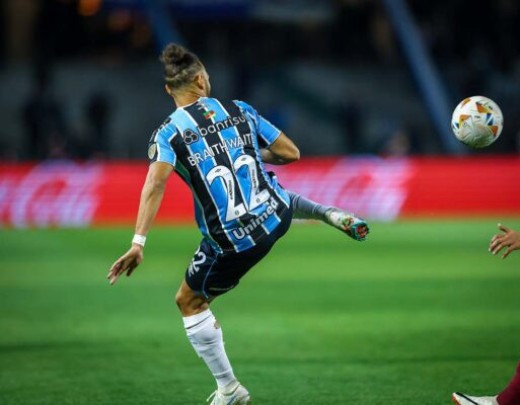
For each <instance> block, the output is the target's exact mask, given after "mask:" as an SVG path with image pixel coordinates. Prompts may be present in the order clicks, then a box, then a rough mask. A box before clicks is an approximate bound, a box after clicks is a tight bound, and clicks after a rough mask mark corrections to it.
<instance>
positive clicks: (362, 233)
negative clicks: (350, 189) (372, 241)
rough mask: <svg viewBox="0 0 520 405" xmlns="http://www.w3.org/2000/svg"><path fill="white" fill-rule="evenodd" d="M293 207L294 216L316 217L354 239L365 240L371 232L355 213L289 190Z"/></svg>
mask: <svg viewBox="0 0 520 405" xmlns="http://www.w3.org/2000/svg"><path fill="white" fill-rule="evenodd" d="M287 193H288V194H289V197H290V198H291V204H292V207H293V218H296V219H316V220H319V221H323V222H325V223H327V224H329V225H332V226H334V227H335V228H338V229H339V230H340V231H342V232H344V233H346V234H347V235H348V236H350V237H351V238H352V239H355V240H358V241H364V240H365V239H366V237H367V235H368V233H369V232H370V229H369V227H368V224H367V223H366V222H365V221H364V220H363V219H361V218H358V217H356V216H355V215H354V214H351V213H349V212H346V211H343V210H341V209H339V208H336V207H328V206H326V205H321V204H319V203H317V202H314V201H311V200H309V199H308V198H305V197H303V196H301V195H299V194H296V193H293V192H292V191H288V190H287Z"/></svg>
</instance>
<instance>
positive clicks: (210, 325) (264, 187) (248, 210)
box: [108, 44, 369, 405]
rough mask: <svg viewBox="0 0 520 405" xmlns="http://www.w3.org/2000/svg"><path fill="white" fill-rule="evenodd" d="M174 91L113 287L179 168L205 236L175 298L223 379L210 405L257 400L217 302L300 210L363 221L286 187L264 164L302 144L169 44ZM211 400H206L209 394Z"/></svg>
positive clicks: (128, 268)
mask: <svg viewBox="0 0 520 405" xmlns="http://www.w3.org/2000/svg"><path fill="white" fill-rule="evenodd" d="M161 61H162V63H163V64H164V69H165V80H166V86H165V88H166V92H167V93H168V94H169V95H170V96H171V97H173V99H174V102H175V104H176V106H177V109H176V110H175V112H174V113H172V114H171V115H170V116H169V117H168V118H167V119H166V121H165V122H164V123H163V124H162V125H161V126H160V127H159V128H158V129H157V130H156V131H155V132H154V133H153V135H152V138H151V139H150V144H149V149H148V156H149V158H150V160H151V164H150V167H149V170H148V174H147V177H146V180H145V184H144V186H143V190H142V193H141V201H140V205H139V212H138V215H137V223H136V226H135V235H134V238H133V239H132V245H131V247H130V249H129V250H128V252H126V253H125V254H124V255H123V256H121V257H120V258H119V259H118V260H117V261H116V262H115V263H114V264H113V265H112V267H111V268H110V271H109V273H108V279H109V280H110V283H111V284H114V283H115V282H116V281H117V279H118V277H120V276H121V275H123V274H126V275H127V276H130V275H131V274H132V273H133V271H134V270H135V268H136V267H137V266H138V265H139V263H141V261H142V260H143V247H144V245H145V241H146V235H147V233H148V231H149V229H150V227H151V225H152V221H153V219H154V217H155V215H156V213H157V211H158V209H159V206H160V204H161V200H162V197H163V193H164V189H165V185H166V181H167V179H168V177H169V176H170V174H171V173H172V172H173V171H175V172H176V173H177V174H178V175H179V176H180V177H181V178H182V179H183V180H184V181H185V182H186V183H187V185H188V186H189V187H190V188H191V190H192V192H193V198H194V202H195V217H196V220H197V224H198V227H199V229H200V231H201V233H202V235H203V239H202V242H201V243H200V246H199V247H198V249H197V250H196V251H195V254H194V257H193V260H192V262H191V264H190V265H189V267H188V269H187V270H186V274H185V278H184V280H183V282H182V283H181V286H180V288H179V290H178V292H177V295H176V297H175V298H176V303H177V305H178V307H179V309H180V311H181V314H182V316H183V322H184V327H185V329H186V333H187V335H188V339H189V341H190V342H191V344H192V346H193V348H194V349H195V351H196V353H197V354H198V355H199V356H200V357H201V358H202V359H203V360H204V362H205V363H206V365H207V367H208V368H209V370H210V371H211V373H212V374H213V376H214V377H215V380H216V383H217V390H216V391H215V392H214V393H213V394H212V396H210V398H209V399H211V398H212V397H213V400H212V402H211V404H212V405H242V404H249V403H250V395H249V392H248V391H247V390H246V388H245V387H244V386H242V385H241V384H240V383H239V381H238V380H237V378H236V377H235V375H234V373H233V370H232V367H231V364H230V361H229V359H228V357H227V355H226V352H225V350H224V341H223V337H222V329H221V326H220V324H219V323H218V322H217V321H216V319H215V317H214V316H213V313H212V312H211V310H210V308H209V305H210V303H211V302H212V300H213V299H215V298H216V297H218V296H219V295H222V294H224V293H226V292H227V291H229V290H231V289H232V288H234V287H236V286H237V285H238V283H239V281H240V279H241V277H242V276H244V275H245V274H246V272H247V271H248V270H249V269H251V268H252V267H253V266H254V265H255V264H256V263H258V262H259V261H260V260H261V259H262V258H263V257H264V256H266V255H267V253H268V252H269V251H270V250H271V248H272V247H273V245H274V244H275V243H276V241H277V240H278V239H279V238H281V237H282V236H283V235H284V234H285V233H286V232H287V230H288V229H289V226H290V223H291V219H292V217H293V216H294V217H299V218H314V219H321V220H322V221H324V222H326V223H328V224H330V225H333V226H335V227H336V228H338V229H340V230H342V231H344V232H345V233H347V234H348V235H349V236H351V237H352V238H353V239H356V240H359V241H362V240H364V239H365V238H366V236H367V234H368V232H369V228H368V226H367V224H366V222H364V221H363V220H361V219H359V218H357V217H355V216H354V215H351V214H348V213H346V212H344V211H342V210H340V209H337V208H334V207H324V206H322V205H320V204H317V203H314V202H312V201H310V200H307V199H305V198H304V197H302V196H299V195H297V194H294V193H291V192H288V191H287V190H285V189H284V188H283V187H282V186H280V184H278V181H277V179H276V176H275V175H274V174H273V173H268V172H267V171H266V170H265V168H264V163H271V164H286V163H291V162H293V161H296V160H298V159H299V151H298V148H297V147H296V146H295V145H294V143H293V142H292V141H291V140H290V139H289V138H288V137H287V136H286V135H285V134H284V133H282V132H281V131H280V130H278V129H277V128H275V127H274V126H273V125H271V124H270V123H269V122H268V121H267V120H265V119H264V118H262V117H261V116H260V115H259V114H258V113H257V112H256V111H255V110H254V109H253V107H251V106H250V105H248V104H246V103H245V102H241V101H228V100H221V99H216V98H210V97H209V94H210V88H211V87H210V82H209V76H208V73H207V72H206V69H205V68H204V65H203V64H202V63H201V62H200V60H199V59H198V57H197V56H196V55H194V54H193V53H192V52H190V51H188V50H186V49H185V48H183V47H181V46H179V45H176V44H170V45H168V46H167V47H166V48H165V49H164V51H163V53H162V56H161ZM209 399H208V400H209Z"/></svg>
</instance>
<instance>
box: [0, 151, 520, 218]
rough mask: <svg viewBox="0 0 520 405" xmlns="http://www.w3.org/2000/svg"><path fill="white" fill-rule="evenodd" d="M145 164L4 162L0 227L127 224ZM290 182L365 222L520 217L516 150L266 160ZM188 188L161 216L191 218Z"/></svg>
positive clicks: (176, 189) (178, 186) (175, 183)
mask: <svg viewBox="0 0 520 405" xmlns="http://www.w3.org/2000/svg"><path fill="white" fill-rule="evenodd" d="M147 167H148V165H147V163H136V162H96V163H75V162H67V161H54V162H44V163H39V164H0V225H1V226H4V227H5V226H10V227H17V228H18V227H19V228H24V227H49V226H73V227H74V226H88V225H92V224H94V225H99V224H133V222H134V220H135V216H136V213H137V208H138V205H139V196H140V192H141V187H142V184H143V182H144V179H145V176H146V172H147ZM269 169H270V170H273V171H275V172H276V173H277V176H278V178H279V180H280V183H281V184H282V185H283V186H284V187H285V188H287V189H290V190H292V191H294V192H297V193H300V194H302V195H305V196H306V197H308V198H311V199H314V200H316V201H320V202H322V203H324V204H328V205H336V206H339V207H344V208H345V209H348V210H350V211H353V212H356V213H358V214H359V215H361V216H364V217H366V218H367V219H371V220H393V219H396V218H399V217H403V216H404V217H407V216H418V217H431V216H486V215H493V216H498V215H503V216H520V157H515V156H508V157H460V158H458V157H457V158H453V157H450V158H448V157H446V158H445V157H439V158H410V159H380V158H319V159H318V158H316V159H303V160H301V161H299V162H297V163H294V164H291V165H287V166H276V167H270V168H269ZM192 217H193V202H192V197H191V192H190V190H189V188H188V187H187V186H186V185H185V184H184V183H182V181H181V180H180V179H179V178H178V177H177V176H172V179H171V180H170V181H169V183H168V187H167V190H166V195H165V199H164V202H163V205H162V207H161V210H160V212H159V214H158V217H157V222H161V223H176V222H186V221H191V220H192Z"/></svg>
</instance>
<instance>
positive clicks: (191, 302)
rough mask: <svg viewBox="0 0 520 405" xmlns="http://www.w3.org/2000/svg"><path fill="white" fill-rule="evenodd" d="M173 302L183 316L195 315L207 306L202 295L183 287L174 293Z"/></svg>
mask: <svg viewBox="0 0 520 405" xmlns="http://www.w3.org/2000/svg"><path fill="white" fill-rule="evenodd" d="M175 303H176V304H177V307H179V310H180V311H181V313H182V315H183V316H190V315H195V314H198V313H199V312H202V311H205V310H206V309H208V308H209V304H208V302H207V301H206V300H205V299H204V298H203V297H201V296H198V295H196V294H195V293H194V292H193V291H191V290H186V289H183V288H181V289H180V290H179V291H178V292H177V294H176V295H175Z"/></svg>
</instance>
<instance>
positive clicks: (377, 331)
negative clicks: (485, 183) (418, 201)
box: [0, 219, 520, 405]
mask: <svg viewBox="0 0 520 405" xmlns="http://www.w3.org/2000/svg"><path fill="white" fill-rule="evenodd" d="M504 223H506V224H507V223H508V224H510V225H511V226H513V227H515V226H516V227H517V228H519V227H520V223H519V222H518V219H516V220H511V221H505V220H504ZM495 229H496V220H495V219H481V220H474V221H404V222H398V223H393V224H380V223H376V224H373V226H372V233H371V235H370V239H369V240H368V241H367V242H365V243H357V242H354V241H352V240H350V239H348V238H346V237H344V236H343V235H342V234H341V233H339V232H337V231H336V230H334V229H331V228H330V227H327V226H325V225H321V224H295V225H294V226H293V227H292V229H291V230H290V231H289V233H288V235H287V236H286V237H284V238H283V240H282V241H280V243H279V244H278V245H277V246H276V247H275V249H274V250H273V251H272V253H271V254H270V255H269V256H268V257H267V258H266V259H265V260H264V261H263V262H261V263H260V264H259V265H258V266H257V267H256V268H254V269H253V270H252V271H251V272H250V273H249V274H248V275H247V276H246V277H245V278H244V279H243V281H242V283H241V284H240V286H239V287H238V288H237V289H235V290H233V291H232V292H230V293H228V294H227V295H225V296H223V297H221V298H219V299H218V300H216V301H215V303H214V304H213V306H212V307H213V312H214V313H215V315H216V316H217V318H218V319H219V321H220V322H221V324H222V326H223V331H224V336H225V340H226V348H227V350H228V354H229V356H230V358H231V361H232V363H233V365H234V368H235V371H236V374H237V376H238V377H239V378H240V379H241V381H242V382H243V383H244V385H246V386H247V387H248V388H249V390H250V391H251V394H252V397H253V400H254V404H258V405H275V404H276V405H285V404H291V405H306V404H309V405H321V404H360V403H363V404H368V405H371V404H374V405H375V404H381V405H383V404H384V405H392V404H395V405H397V404H399V405H405V404H414V405H416V404H422V405H424V404H432V405H433V404H449V403H450V394H451V392H452V391H454V390H462V391H466V392H469V393H473V394H476V395H483V394H493V393H496V392H497V391H498V390H499V389H500V388H502V387H503V386H504V385H505V384H506V383H507V382H508V380H509V378H510V377H511V375H512V373H513V371H514V368H515V366H516V363H517V361H518V359H519V358H520V252H515V253H513V254H512V255H511V256H510V257H509V258H508V259H507V260H501V259H500V258H498V257H493V256H491V255H490V254H489V253H488V252H487V243H488V241H489V238H490V237H491V235H492V234H493V233H494V231H495ZM131 236H132V230H131V229H130V228H125V229H123V228H119V229H110V228H107V229H89V230H29V231H14V230H2V231H0V240H1V243H0V297H1V298H0V299H1V306H0V311H1V316H0V331H1V333H0V351H1V352H0V355H1V357H0V359H1V368H0V403H1V404H3V405H11V404H19V405H28V404H52V405H56V404H74V405H81V404H85V405H92V404H96V405H98V404H107V405H108V404H110V405H118V404H121V405H123V404H124V405H132V404H147V405H152V404H169V405H176V404H179V405H180V404H182V405H192V404H193V405H196V404H199V405H201V404H203V403H205V399H206V397H207V396H208V395H209V394H210V393H211V391H212V390H213V389H214V382H213V379H212V377H211V376H210V375H209V372H208V371H207V370H206V368H205V366H204V365H203V364H202V361H201V360H200V359H198V358H197V357H196V355H195V353H194V352H193V350H192V348H191V346H190V345H189V343H188V340H187V338H186V336H185V334H184V330H183V328H182V322H181V318H180V315H179V314H178V311H177V309H176V307H175V304H174V294H175V291H176V290H177V286H178V285H179V283H180V281H181V279H182V277H183V274H184V269H185V268H186V266H187V264H188V262H189V260H190V258H191V255H192V254H193V252H194V250H195V248H196V246H197V244H198V242H199V235H198V232H197V230H196V229H195V228H194V227H175V228H174V227H172V228H160V227H158V228H155V229H153V230H152V232H151V234H150V235H149V238H148V245H147V247H146V252H145V261H144V262H143V264H142V265H141V267H140V268H139V269H138V270H137V271H136V273H135V274H134V275H133V276H132V277H131V278H128V279H127V278H123V279H121V280H120V281H119V282H118V284H116V285H115V286H114V287H110V286H109V284H108V283H107V281H106V279H105V276H106V273H107V270H108V267H109V266H110V265H111V263H112V262H113V261H114V260H115V259H116V258H117V257H118V256H119V255H120V254H122V253H123V252H124V251H125V250H126V248H127V247H128V245H129V241H130V239H131Z"/></svg>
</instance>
